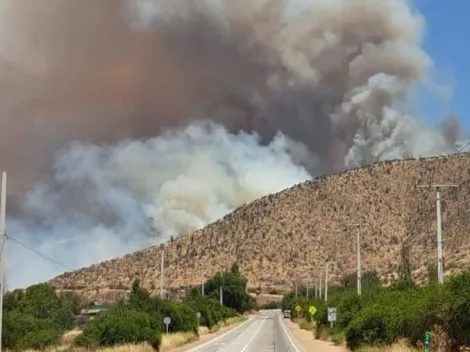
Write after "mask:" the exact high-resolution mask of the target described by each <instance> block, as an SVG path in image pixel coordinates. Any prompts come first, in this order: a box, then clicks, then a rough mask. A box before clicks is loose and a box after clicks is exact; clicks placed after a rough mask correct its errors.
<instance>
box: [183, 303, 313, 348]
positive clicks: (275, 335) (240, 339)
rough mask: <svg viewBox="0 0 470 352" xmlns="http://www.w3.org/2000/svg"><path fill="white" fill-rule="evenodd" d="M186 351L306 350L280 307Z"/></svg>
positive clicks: (264, 312) (263, 312)
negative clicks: (287, 324) (295, 335)
mask: <svg viewBox="0 0 470 352" xmlns="http://www.w3.org/2000/svg"><path fill="white" fill-rule="evenodd" d="M185 352H305V350H304V349H303V348H302V346H300V344H299V343H298V342H297V341H296V340H295V338H294V337H293V336H292V334H290V332H289V331H288V329H287V328H286V326H285V324H284V322H283V318H282V316H281V312H280V311H279V310H266V311H262V312H261V313H260V315H258V316H255V317H252V318H250V319H248V320H247V321H246V322H244V323H243V324H241V325H239V326H237V327H236V328H234V329H232V330H230V331H228V332H226V333H225V334H222V335H220V336H218V337H216V338H214V339H212V340H210V341H207V342H205V343H203V344H202V345H199V346H196V347H194V348H191V349H188V350H186V351H185Z"/></svg>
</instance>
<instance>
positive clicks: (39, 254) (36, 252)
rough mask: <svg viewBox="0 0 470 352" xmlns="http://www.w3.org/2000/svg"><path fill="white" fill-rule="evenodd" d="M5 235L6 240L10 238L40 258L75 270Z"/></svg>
mask: <svg viewBox="0 0 470 352" xmlns="http://www.w3.org/2000/svg"><path fill="white" fill-rule="evenodd" d="M5 237H6V238H7V240H11V241H13V242H15V243H16V244H18V245H20V246H21V247H23V248H26V249H27V250H29V251H30V252H33V253H34V254H36V255H38V256H40V257H42V258H44V259H46V260H48V261H50V262H52V263H54V264H57V265H59V266H61V267H63V268H65V269H67V270H71V271H73V270H75V269H72V268H70V267H68V266H67V265H64V264H62V263H59V262H58V261H57V260H54V259H52V258H50V257H48V256H46V255H44V254H42V253H40V252H38V251H36V250H34V249H32V248H31V247H29V246H27V245H25V244H24V243H22V242H20V241H18V240H17V239H16V238H14V237H11V236H10V235H7V234H5Z"/></svg>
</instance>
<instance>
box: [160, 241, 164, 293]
mask: <svg viewBox="0 0 470 352" xmlns="http://www.w3.org/2000/svg"><path fill="white" fill-rule="evenodd" d="M164 248H165V247H163V248H162V262H161V265H160V298H161V299H163V277H164V274H163V272H164V269H165V249H164Z"/></svg>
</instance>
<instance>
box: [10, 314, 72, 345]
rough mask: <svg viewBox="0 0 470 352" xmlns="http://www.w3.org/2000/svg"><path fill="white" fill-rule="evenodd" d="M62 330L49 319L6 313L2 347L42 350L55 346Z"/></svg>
mask: <svg viewBox="0 0 470 352" xmlns="http://www.w3.org/2000/svg"><path fill="white" fill-rule="evenodd" d="M63 332H64V331H63V329H62V328H61V327H60V326H58V325H57V324H56V323H54V321H52V320H51V319H39V318H36V317H34V316H32V315H30V314H22V313H20V312H11V311H6V312H5V313H4V317H3V336H2V337H3V338H2V340H3V345H4V346H5V347H7V348H9V349H13V350H25V349H35V350H42V349H44V348H46V347H48V346H52V345H57V344H58V343H59V342H60V339H61V337H62V334H63Z"/></svg>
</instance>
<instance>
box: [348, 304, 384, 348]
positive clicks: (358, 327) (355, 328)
mask: <svg viewBox="0 0 470 352" xmlns="http://www.w3.org/2000/svg"><path fill="white" fill-rule="evenodd" d="M391 342H393V339H391V338H390V336H389V334H388V331H387V326H386V321H385V316H384V312H383V309H382V307H380V306H379V305H377V304H374V305H372V306H369V307H366V308H364V309H363V310H361V311H360V312H359V313H358V315H357V316H356V317H355V318H354V319H353V320H352V321H351V323H350V325H349V327H348V328H347V329H346V344H347V347H348V348H350V349H351V350H355V349H357V348H358V347H360V346H362V345H371V346H381V345H386V344H390V343H391Z"/></svg>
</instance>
